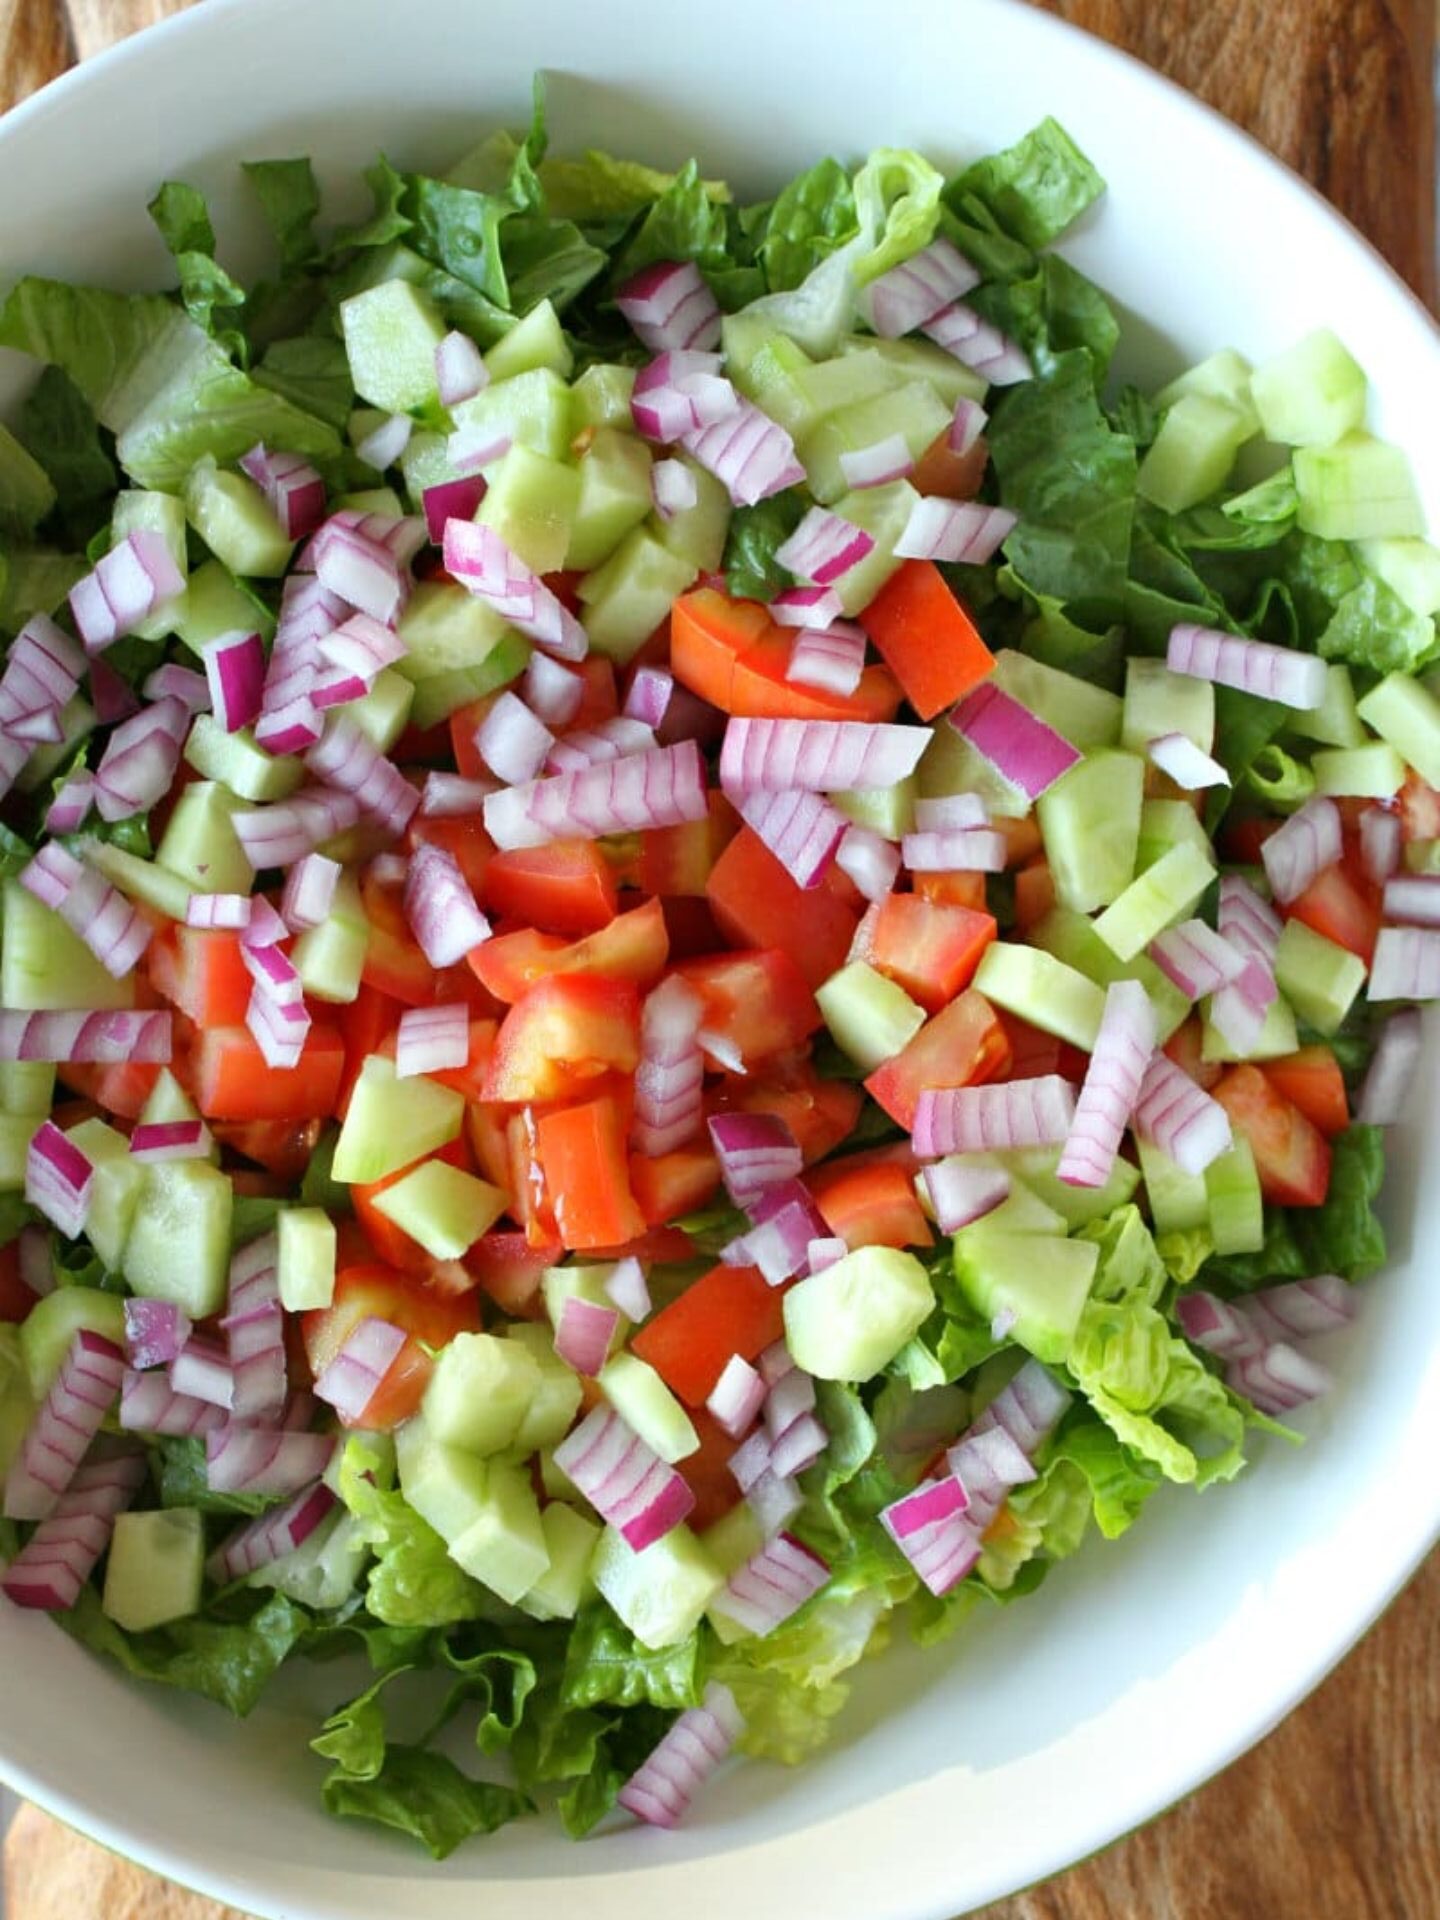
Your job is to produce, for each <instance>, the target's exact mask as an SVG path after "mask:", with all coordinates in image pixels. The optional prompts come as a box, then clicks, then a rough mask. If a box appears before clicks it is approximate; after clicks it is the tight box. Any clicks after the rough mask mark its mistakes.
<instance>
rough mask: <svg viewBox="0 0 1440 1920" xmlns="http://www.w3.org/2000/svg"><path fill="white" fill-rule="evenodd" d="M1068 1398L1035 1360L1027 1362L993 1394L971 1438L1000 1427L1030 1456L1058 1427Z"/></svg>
mask: <svg viewBox="0 0 1440 1920" xmlns="http://www.w3.org/2000/svg"><path fill="white" fill-rule="evenodd" d="M1069 1405H1070V1395H1069V1393H1068V1391H1067V1390H1066V1389H1065V1388H1064V1387H1062V1386H1061V1385H1060V1383H1059V1381H1058V1380H1056V1378H1055V1377H1054V1375H1053V1374H1052V1373H1050V1372H1049V1370H1048V1369H1047V1368H1045V1367H1043V1366H1042V1365H1041V1364H1040V1362H1039V1361H1038V1360H1027V1361H1026V1362H1025V1364H1024V1366H1023V1367H1021V1369H1020V1371H1019V1373H1017V1374H1016V1375H1015V1377H1014V1379H1013V1380H1012V1381H1011V1382H1010V1384H1009V1385H1008V1386H1007V1387H1005V1388H1003V1389H1002V1390H1001V1392H999V1393H998V1394H996V1396H995V1398H994V1399H993V1400H992V1401H991V1402H990V1404H989V1406H988V1407H987V1408H986V1409H985V1411H984V1412H983V1413H982V1414H980V1415H979V1416H978V1417H977V1419H976V1420H975V1422H974V1423H973V1425H972V1426H971V1428H970V1432H971V1433H972V1434H977V1433H988V1432H989V1430H990V1429H991V1428H992V1427H1003V1428H1004V1430H1005V1432H1006V1433H1008V1434H1009V1435H1010V1437H1011V1439H1012V1440H1013V1441H1014V1442H1015V1444H1016V1445H1017V1446H1018V1447H1020V1448H1021V1449H1023V1451H1024V1452H1025V1453H1026V1454H1031V1455H1033V1454H1034V1453H1035V1451H1036V1449H1037V1448H1038V1447H1039V1446H1040V1444H1041V1442H1042V1441H1044V1440H1046V1439H1048V1438H1049V1436H1050V1435H1051V1434H1052V1433H1053V1432H1054V1430H1055V1428H1056V1427H1058V1426H1059V1424H1060V1420H1061V1417H1062V1415H1063V1414H1064V1412H1065V1409H1066V1408H1067V1407H1068V1406H1069Z"/></svg>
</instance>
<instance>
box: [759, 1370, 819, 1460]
mask: <svg viewBox="0 0 1440 1920" xmlns="http://www.w3.org/2000/svg"><path fill="white" fill-rule="evenodd" d="M814 1411H815V1382H814V1380H813V1379H812V1378H811V1376H810V1375H809V1374H808V1373H803V1372H802V1371H801V1370H800V1368H799V1367H792V1368H791V1369H790V1371H789V1372H788V1373H784V1374H782V1375H781V1376H780V1378H779V1379H778V1380H777V1381H776V1382H775V1384H774V1386H773V1387H772V1388H771V1389H770V1392H769V1395H768V1397H767V1398H766V1401H765V1431H766V1432H767V1433H768V1434H769V1436H770V1439H771V1442H772V1443H775V1442H778V1441H779V1440H781V1439H782V1438H783V1437H784V1435H785V1434H787V1433H788V1432H789V1431H790V1429H791V1427H793V1426H794V1425H795V1423H796V1421H797V1420H800V1419H803V1418H804V1416H805V1415H806V1414H807V1413H813V1412H814ZM771 1458H772V1462H773V1458H774V1456H773V1454H772V1456H771Z"/></svg>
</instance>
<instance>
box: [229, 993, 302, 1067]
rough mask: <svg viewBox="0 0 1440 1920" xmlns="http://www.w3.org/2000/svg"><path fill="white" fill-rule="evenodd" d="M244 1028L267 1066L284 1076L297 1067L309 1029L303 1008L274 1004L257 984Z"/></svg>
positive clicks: (290, 1003)
mask: <svg viewBox="0 0 1440 1920" xmlns="http://www.w3.org/2000/svg"><path fill="white" fill-rule="evenodd" d="M245 1025H246V1026H247V1027H248V1028H249V1029H250V1034H251V1037H252V1038H253V1039H254V1042H255V1044H256V1046H257V1047H259V1049H260V1051H261V1053H262V1054H263V1055H264V1058H265V1064H266V1066H268V1067H276V1068H279V1069H282V1070H284V1071H286V1072H288V1071H290V1070H291V1069H293V1068H295V1067H298V1066H299V1064H300V1056H301V1054H302V1053H303V1052H304V1049H305V1042H306V1039H307V1038H308V1036H309V1033H310V1025H311V1022H310V1015H309V1014H308V1013H307V1012H306V1010H305V1007H304V1005H303V1004H299V1003H296V1002H293V1001H292V1002H288V1003H287V1002H285V1001H281V1000H277V999H276V998H275V996H274V994H273V993H271V992H270V991H269V990H268V989H267V988H266V987H264V986H262V985H261V984H260V983H259V982H257V983H256V986H255V991H254V992H253V993H252V994H251V996H250V1001H249V1004H248V1006H247V1007H246V1009H245Z"/></svg>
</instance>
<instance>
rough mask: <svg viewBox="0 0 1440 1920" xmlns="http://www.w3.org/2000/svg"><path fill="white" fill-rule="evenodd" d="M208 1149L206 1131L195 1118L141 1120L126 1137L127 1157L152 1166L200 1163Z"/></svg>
mask: <svg viewBox="0 0 1440 1920" xmlns="http://www.w3.org/2000/svg"><path fill="white" fill-rule="evenodd" d="M210 1146H211V1140H210V1129H209V1128H208V1127H207V1126H206V1124H205V1122H204V1121H203V1120H198V1119H197V1120H153V1121H149V1122H146V1121H141V1122H139V1123H138V1124H137V1125H136V1127H135V1130H134V1132H133V1133H132V1134H131V1135H130V1152H131V1154H132V1155H133V1156H134V1158H135V1159H137V1160H143V1161H145V1162H146V1163H147V1164H149V1165H152V1166H153V1165H155V1164H156V1163H157V1162H160V1161H164V1160H203V1159H204V1158H205V1156H206V1154H208V1153H209V1151H210Z"/></svg>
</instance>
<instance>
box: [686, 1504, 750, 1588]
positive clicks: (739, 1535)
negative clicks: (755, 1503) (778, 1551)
mask: <svg viewBox="0 0 1440 1920" xmlns="http://www.w3.org/2000/svg"><path fill="white" fill-rule="evenodd" d="M700 1544H701V1546H702V1547H704V1549H705V1551H706V1552H707V1553H708V1554H709V1556H710V1558H711V1559H712V1560H713V1561H714V1562H715V1564H716V1566H717V1567H718V1568H719V1569H720V1571H721V1573H722V1574H724V1576H725V1578H726V1579H727V1580H728V1579H729V1578H730V1576H731V1575H732V1574H734V1573H738V1572H739V1571H740V1569H741V1567H743V1566H744V1564H745V1562H746V1561H747V1560H749V1559H751V1558H752V1557H753V1556H754V1555H755V1554H757V1553H759V1551H760V1549H761V1548H762V1547H763V1546H764V1544H765V1529H764V1528H763V1527H762V1526H761V1524H760V1522H759V1520H758V1519H757V1517H756V1514H755V1509H754V1508H753V1507H752V1506H751V1505H750V1503H749V1501H748V1500H742V1501H741V1502H740V1504H739V1505H738V1506H735V1507H732V1508H731V1509H730V1511H729V1512H728V1513H725V1514H722V1515H721V1516H720V1518H719V1519H718V1520H714V1521H712V1522H711V1524H710V1525H709V1526H708V1527H706V1529H705V1531H704V1532H703V1533H702V1534H701V1535H700Z"/></svg>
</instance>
